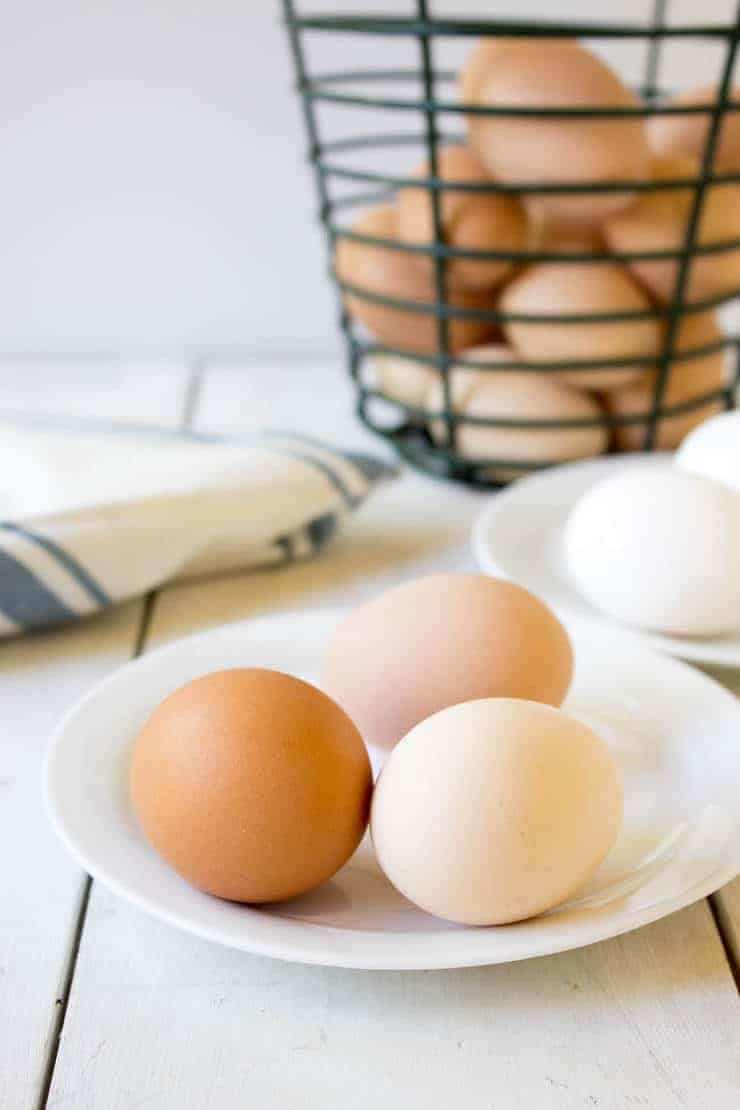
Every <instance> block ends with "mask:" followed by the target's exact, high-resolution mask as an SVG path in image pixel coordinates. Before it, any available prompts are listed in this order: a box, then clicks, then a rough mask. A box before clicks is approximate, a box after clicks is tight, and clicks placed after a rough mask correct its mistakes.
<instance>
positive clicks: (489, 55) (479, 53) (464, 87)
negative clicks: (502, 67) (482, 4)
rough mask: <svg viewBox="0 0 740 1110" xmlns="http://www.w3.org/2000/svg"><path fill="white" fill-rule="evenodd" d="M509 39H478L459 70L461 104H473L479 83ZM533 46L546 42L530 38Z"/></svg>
mask: <svg viewBox="0 0 740 1110" xmlns="http://www.w3.org/2000/svg"><path fill="white" fill-rule="evenodd" d="M510 41H511V40H510V39H505V38H486V39H479V40H478V42H477V43H476V44H475V46H474V47H473V49H472V50H471V51H470V54H469V55H468V58H467V61H466V62H465V65H464V66H463V68H462V69H461V70H460V74H459V79H458V91H459V94H460V101H461V102H462V103H463V104H474V103H475V102H476V99H477V95H478V89H479V87H480V84H481V81H483V80H484V79H485V78H486V77H487V76H488V74H489V72H490V70H491V67H492V66H493V64H494V62H495V59H496V55H497V54H499V53H500V52H501V51H502V50H505V49H506V47H507V46H508V45H509V43H510ZM528 41H529V42H530V43H532V44H533V45H534V44H536V43H540V42H547V39H536V38H531V39H529V40H528Z"/></svg>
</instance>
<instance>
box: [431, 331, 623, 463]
mask: <svg viewBox="0 0 740 1110" xmlns="http://www.w3.org/2000/svg"><path fill="white" fill-rule="evenodd" d="M463 359H471V360H475V361H479V362H490V363H496V362H512V361H515V359H516V355H515V353H514V352H513V351H512V350H510V349H509V348H507V347H479V348H475V349H473V350H471V351H467V352H466V353H465V355H464V356H463ZM450 385H451V396H452V405H453V408H454V410H455V411H456V412H458V413H460V415H461V416H463V417H465V416H468V417H474V418H475V419H484V420H491V421H495V420H540V421H549V422H550V423H551V424H553V425H557V424H558V423H559V422H560V421H567V420H588V421H592V422H593V423H592V425H591V426H590V427H588V426H587V427H582V428H567V427H566V428H563V427H557V426H555V427H540V428H515V427H506V426H502V427H495V426H491V425H488V426H487V425H483V424H466V423H464V422H461V423H459V424H458V425H457V436H456V444H455V450H456V453H457V454H458V455H459V456H460V457H461V458H464V459H474V460H481V459H492V460H496V462H505V461H511V462H521V463H537V464H545V463H553V462H564V461H565V460H567V459H580V458H586V457H588V456H591V455H600V454H602V453H603V452H604V451H605V450H606V448H607V445H608V439H609V435H608V431H607V429H606V427H605V426H603V425H599V424H598V423H597V421H598V420H599V419H600V417H601V416H602V410H601V408H600V406H599V404H598V402H597V401H596V400H595V398H593V397H591V396H590V395H589V394H587V393H585V392H583V391H582V390H579V389H576V388H575V387H574V386H571V385H568V384H567V383H566V382H563V381H559V380H558V379H557V378H556V377H554V376H553V375H551V374H534V373H529V372H526V371H516V370H500V371H495V372H493V371H491V372H489V371H487V370H474V369H469V368H466V367H465V365H464V361H461V362H458V363H456V364H455V365H454V366H453V367H452V368H451V370H450ZM426 404H427V408H428V409H429V410H430V411H431V412H443V411H444V391H443V387H442V382H441V380H440V379H437V380H436V381H435V382H434V383H433V384H432V386H431V389H430V390H429V393H428V395H427V402H426ZM429 430H430V433H431V435H432V438H433V439H434V440H435V441H436V442H437V443H440V444H445V443H446V442H447V424H446V422H445V421H444V420H432V421H431V423H430V425H429ZM523 473H527V468H526V467H524V468H522V467H502V466H496V467H493V468H491V469H490V471H489V474H488V476H489V477H491V478H492V479H493V480H495V481H501V482H508V481H511V479H513V478H518V477H520V476H521V475H522V474H523Z"/></svg>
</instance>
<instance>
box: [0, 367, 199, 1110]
mask: <svg viewBox="0 0 740 1110" xmlns="http://www.w3.org/2000/svg"><path fill="white" fill-rule="evenodd" d="M185 382H186V376H185V372H184V371H183V370H176V369H174V368H171V369H168V370H162V369H159V370H152V371H151V372H150V373H149V374H148V375H147V386H146V389H142V378H141V376H140V374H139V373H137V372H134V371H133V370H130V371H127V370H125V369H121V370H120V371H119V372H118V373H117V374H116V376H115V377H114V378H111V377H107V379H106V380H105V381H102V382H101V381H100V380H99V379H98V380H97V381H94V380H91V379H90V376H89V375H87V374H84V373H82V374H80V373H74V372H72V371H71V370H70V371H65V370H60V369H59V368H53V369H52V368H50V369H49V372H48V373H45V374H44V375H43V376H42V377H41V379H40V380H39V379H36V380H28V378H27V377H24V376H22V375H13V377H12V379H11V378H10V375H7V377H6V379H5V381H4V382H3V387H2V398H3V408H4V409H5V410H19V411H20V410H22V411H26V412H37V413H39V412H41V413H43V412H56V413H66V414H70V415H75V416H88V417H92V416H97V417H99V418H103V419H117V420H132V421H136V422H148V421H158V422H162V423H168V422H172V421H175V420H177V419H178V416H179V413H180V411H181V407H182V399H183V396H184V389H185ZM141 608H142V607H141V604H139V603H133V604H131V605H127V606H125V607H123V608H122V609H120V610H118V611H117V612H115V613H112V614H110V615H106V616H103V617H100V618H97V619H95V620H93V621H89V622H86V623H84V624H80V625H78V626H75V627H74V628H71V629H65V630H60V631H57V632H52V633H49V634H46V635H39V636H30V637H27V638H25V639H22V640H12V641H8V642H3V643H2V644H0V707H1V712H2V727H1V729H0V860H1V861H2V865H1V866H0V876H1V878H2V892H1V893H0V1107H1V1108H2V1110H24V1108H25V1107H32V1106H35V1105H36V1104H37V1101H38V1098H39V1095H40V1093H41V1090H42V1086H43V1083H44V1077H45V1073H46V1066H47V1060H48V1058H49V1053H50V1051H51V1050H52V1049H53V1041H54V1036H55V1030H56V1026H57V1023H58V1020H59V1017H60V1011H61V1009H62V1007H63V994H64V983H65V978H66V976H67V973H68V969H69V958H70V954H71V946H72V942H73V938H74V935H75V930H76V926H77V920H78V916H79V912H80V906H81V898H82V893H83V889H84V875H83V874H82V873H81V872H80V870H79V868H77V867H76V865H74V864H73V863H72V862H71V860H70V859H69V857H68V856H67V855H66V853H65V852H64V851H63V849H62V847H61V845H59V844H58V842H57V841H56V839H55V837H54V835H53V833H52V831H51V828H50V827H49V825H48V823H47V821H46V818H45V815H44V813H43V809H42V802H41V789H40V783H41V762H42V758H43V753H44V750H45V747H46V743H47V741H48V738H49V735H50V733H51V730H52V729H53V727H54V725H55V724H56V722H57V721H58V719H59V718H60V716H61V715H62V714H63V713H65V712H66V711H67V710H68V709H69V708H70V707H71V705H72V704H73V703H74V702H75V701H76V700H77V698H79V697H81V696H82V695H83V694H84V693H85V692H86V691H87V690H89V689H90V687H91V686H92V685H93V684H94V683H95V682H97V681H99V680H100V679H102V678H103V677H104V676H105V675H106V674H107V673H108V672H110V671H111V670H112V669H113V668H114V667H116V666H118V665H119V664H120V663H123V662H125V661H126V659H128V658H129V657H130V655H131V653H132V651H133V649H134V645H135V643H136V638H137V634H138V630H139V624H140V619H141Z"/></svg>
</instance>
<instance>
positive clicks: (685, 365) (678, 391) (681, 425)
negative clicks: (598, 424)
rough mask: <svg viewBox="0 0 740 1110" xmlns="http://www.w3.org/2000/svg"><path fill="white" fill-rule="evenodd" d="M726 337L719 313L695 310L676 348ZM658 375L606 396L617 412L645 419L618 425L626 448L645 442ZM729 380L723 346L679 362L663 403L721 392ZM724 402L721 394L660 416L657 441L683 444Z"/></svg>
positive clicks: (620, 445) (618, 435) (683, 324)
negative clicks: (720, 325) (721, 329)
mask: <svg viewBox="0 0 740 1110" xmlns="http://www.w3.org/2000/svg"><path fill="white" fill-rule="evenodd" d="M721 339H722V333H721V331H720V330H719V327H718V326H717V321H716V318H715V316H714V313H711V312H696V313H690V314H687V315H686V316H684V317H683V319H682V320H681V323H680V324H679V327H678V334H677V336H676V344H675V349H676V350H677V351H678V352H687V351H691V350H694V349H699V348H701V347H704V346H708V345H709V344H711V343H716V342H718V341H719V340H721ZM656 376H657V375H656V372H651V373H649V374H646V375H643V377H642V378H640V379H639V380H638V381H636V382H633V383H631V384H629V385H625V386H622V387H621V388H619V389H612V390H610V391H609V392H608V393H605V394H604V396H603V402H604V404H605V405H606V408H607V411H608V412H609V413H610V414H611V415H613V416H640V417H642V418H643V419H641V420H640V421H639V422H638V423H633V424H622V425H617V426H616V427H615V429H614V440H615V443H616V446H617V448H618V449H619V450H621V451H638V450H639V449H640V448H641V447H642V446H643V444H644V442H645V429H646V422H647V416H648V413H649V412H650V411H651V409H652V407H653V398H654V394H655V383H656ZM724 385H725V372H724V353H723V351H722V350H721V349H720V350H716V351H712V352H710V353H709V354H700V355H696V356H694V357H693V358H686V359H681V360H678V361H675V362H673V363H672V364H671V366H670V369H669V376H668V380H667V385H666V388H665V392H664V394H663V400H662V403H661V408H662V409H666V408H672V407H674V406H679V405H684V404H686V403H687V402H690V401H693V400H694V399H695V398H698V397H702V396H704V395H706V394H709V393H713V392H715V393H716V392H717V391H718V390H720V389H722V388H723V387H724ZM723 404H724V402H723V401H722V400H721V399H715V400H711V401H706V402H704V403H701V404H699V405H698V406H694V407H693V408H690V409H689V410H688V411H685V412H679V413H676V414H675V415H673V416H662V417H660V419H659V421H658V428H657V434H656V439H655V446H656V447H658V448H661V449H669V448H673V447H677V446H678V444H679V443H680V442H681V441H682V440H683V438H684V437H685V436H687V435H688V433H689V432H690V431H691V430H692V428H695V427H696V426H697V425H698V424H700V423H701V422H702V421H703V420H706V419H707V417H708V416H711V415H712V414H713V413H715V412H719V411H720V409H721V408H722V407H723Z"/></svg>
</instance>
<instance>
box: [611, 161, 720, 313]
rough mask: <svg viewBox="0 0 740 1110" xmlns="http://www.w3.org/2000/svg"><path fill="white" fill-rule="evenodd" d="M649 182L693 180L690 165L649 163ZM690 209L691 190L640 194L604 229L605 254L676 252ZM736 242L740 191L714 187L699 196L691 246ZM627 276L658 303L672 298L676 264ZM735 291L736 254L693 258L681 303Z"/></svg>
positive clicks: (637, 265)
mask: <svg viewBox="0 0 740 1110" xmlns="http://www.w3.org/2000/svg"><path fill="white" fill-rule="evenodd" d="M651 176H652V177H653V179H654V180H659V181H660V180H662V181H666V180H670V179H673V180H679V179H692V180H696V179H697V177H698V167H697V165H696V162H694V161H692V160H691V159H687V158H677V157H670V158H669V157H662V158H656V159H654V160H653V163H652V174H651ZM693 203H694V190H693V189H666V190H664V191H659V192H650V193H643V194H642V196H641V197H640V199H639V200H638V201H636V202H635V203H634V204H633V205H631V207H630V208H628V209H627V210H626V211H625V212H620V213H618V214H617V215H616V216H612V217H611V219H609V220H607V222H606V224H605V225H604V234H605V236H606V240H607V243H608V244H609V247H610V248H611V250H613V251H616V252H625V253H626V252H633V251H635V252H636V251H664V250H678V249H680V248H682V247H683V245H684V243H685V240H686V233H687V229H688V225H689V219H690V216H691V212H692V208H693ZM733 239H740V185H714V186H712V187H711V188H709V189H708V190H707V191H706V192H705V194H704V200H703V205H702V210H701V217H700V221H699V230H698V234H697V239H696V241H697V243H699V244H700V245H701V246H710V245H711V244H719V243H727V242H730V241H731V240H733ZM628 265H629V268H630V269H631V271H632V272H633V274H634V275H635V276H636V277H637V278H639V280H640V281H641V282H642V283H643V285H645V286H646V287H647V289H648V290H649V291H650V292H651V293H652V294H653V295H654V296H655V297H656V298H657V299H658V300H660V301H669V300H670V299H671V297H672V296H673V294H674V291H675V287H676V280H677V277H678V267H679V263H678V261H677V260H676V259H656V260H654V261H636V262H629V263H628ZM733 291H734V292H737V291H740V248H737V247H736V248H734V249H731V250H722V251H715V252H711V253H708V254H698V255H695V256H694V257H693V258H692V260H691V263H690V268H689V274H688V284H687V286H686V289H685V291H684V298H685V299H687V300H690V301H695V300H701V299H703V298H705V297H707V298H708V297H714V296H724V295H726V294H730V293H732V292H733Z"/></svg>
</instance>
